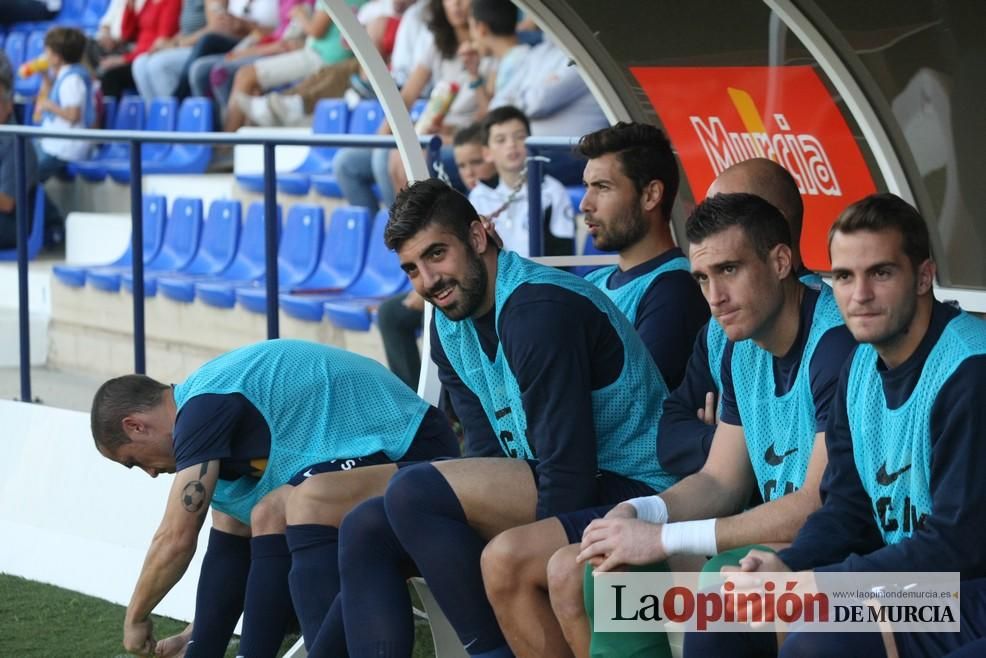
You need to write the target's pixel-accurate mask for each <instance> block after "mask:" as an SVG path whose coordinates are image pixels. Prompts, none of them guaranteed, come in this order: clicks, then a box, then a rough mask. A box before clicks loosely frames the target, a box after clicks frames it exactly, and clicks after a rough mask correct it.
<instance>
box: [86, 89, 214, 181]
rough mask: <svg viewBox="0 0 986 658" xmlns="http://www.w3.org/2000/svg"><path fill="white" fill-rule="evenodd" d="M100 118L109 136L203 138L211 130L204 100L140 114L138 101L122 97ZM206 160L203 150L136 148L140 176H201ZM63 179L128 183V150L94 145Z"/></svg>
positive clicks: (160, 103)
mask: <svg viewBox="0 0 986 658" xmlns="http://www.w3.org/2000/svg"><path fill="white" fill-rule="evenodd" d="M105 107H106V111H105V115H106V118H107V124H106V125H108V126H111V127H112V128H113V129H114V130H147V131H155V132H174V131H176V130H177V131H178V132H208V131H210V130H212V103H211V102H210V101H209V99H207V98H194V97H192V98H186V99H185V100H184V101H182V103H181V107H180V108H179V106H178V101H177V100H175V99H174V98H170V97H169V98H155V99H154V100H152V101H151V102H150V104H149V106H148V107H147V108H146V114H145V104H144V101H143V99H141V98H140V97H139V96H124V97H123V98H122V99H121V100H120V102H119V105H116V104H114V103H107V105H106V106H105ZM211 158H212V147H211V146H210V145H209V144H168V143H151V144H144V145H142V146H141V167H142V169H143V173H144V174H145V175H146V174H167V173H174V174H179V173H182V174H201V173H204V172H205V171H206V169H207V168H208V166H209V161H210V159H211ZM67 175H68V177H69V178H72V177H74V176H80V177H82V178H83V179H85V180H87V181H91V182H100V181H103V180H105V179H106V177H107V176H109V177H110V178H112V179H113V180H115V181H117V182H118V183H129V182H130V144H129V143H127V142H110V143H107V144H103V145H100V146H99V147H97V148H96V149H95V151H94V152H93V153H92V155H91V157H90V158H89V159H88V160H79V161H75V162H70V163H69V166H68V168H67Z"/></svg>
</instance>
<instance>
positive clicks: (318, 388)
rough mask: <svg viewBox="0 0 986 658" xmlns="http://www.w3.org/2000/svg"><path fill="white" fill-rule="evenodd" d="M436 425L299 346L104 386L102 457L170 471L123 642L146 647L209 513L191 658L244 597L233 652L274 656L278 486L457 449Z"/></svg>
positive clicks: (289, 343) (221, 639) (337, 360)
mask: <svg viewBox="0 0 986 658" xmlns="http://www.w3.org/2000/svg"><path fill="white" fill-rule="evenodd" d="M443 421H444V419H443V418H442V417H441V415H440V413H439V412H438V411H437V410H435V409H433V408H430V407H429V405H428V404H427V403H425V402H424V401H423V400H421V399H420V398H418V397H417V396H416V395H414V393H413V392H412V391H411V390H410V389H408V388H407V387H406V386H405V385H403V384H402V383H401V382H400V380H398V379H397V378H396V377H395V376H394V375H392V374H390V372H389V371H387V369H386V368H384V367H383V366H382V365H380V364H378V363H376V362H375V361H372V360H370V359H367V358H365V357H361V356H358V355H355V354H352V353H349V352H346V351H344V350H340V349H336V348H331V347H327V346H323V345H317V344H315V343H306V342H303V341H297V340H275V341H266V342H263V343H257V344H255V345H249V346H246V347H242V348H240V349H237V350H234V351H232V352H230V353H228V354H224V355H221V356H219V357H217V358H216V359H213V360H212V361H210V362H208V363H206V364H205V365H203V366H202V367H200V368H199V369H197V370H196V371H195V372H193V373H192V374H191V375H189V377H188V378H187V379H186V380H185V381H184V382H182V383H181V384H178V385H176V386H174V387H169V386H166V385H164V384H161V383H159V382H155V381H154V380H152V379H150V378H148V377H143V376H140V375H127V376H125V377H120V378H117V379H113V380H110V381H108V382H106V383H105V384H103V386H102V387H100V389H99V391H98V392H97V393H96V396H95V398H94V400H93V411H92V430H93V436H94V438H95V439H96V445H97V448H98V449H99V451H100V452H101V453H102V454H103V455H104V456H105V457H107V458H109V459H112V460H113V461H116V462H119V463H121V464H124V465H126V466H127V467H133V466H137V467H139V468H141V469H143V470H144V471H146V472H147V473H148V474H149V475H151V476H152V477H156V476H157V475H158V474H159V473H175V472H176V471H177V474H176V477H175V480H174V484H173V485H172V489H171V494H170V495H169V498H168V505H167V508H166V510H165V515H164V519H163V520H162V523H161V527H160V529H159V530H158V532H157V533H156V534H155V537H154V540H153V542H152V544H151V547H150V549H149V551H148V555H147V558H146V560H145V563H144V567H143V570H142V572H141V575H140V577H139V579H138V581H137V585H136V588H135V590H134V595H133V598H132V600H131V602H130V606H129V607H128V611H127V621H126V624H125V641H124V644H125V646H126V647H127V648H128V649H130V650H147V649H148V648H150V649H153V648H154V645H153V639H152V636H151V632H152V627H151V623H150V620H149V619H148V615H149V614H150V611H151V610H152V609H153V608H154V606H155V605H156V604H157V603H158V602H159V601H160V600H161V598H163V597H164V595H165V594H166V593H167V592H168V591H169V590H170V589H171V588H172V587H173V586H174V584H175V583H177V581H178V580H179V579H180V578H181V576H182V574H183V573H184V571H185V569H186V568H187V567H188V563H189V561H190V560H191V558H192V555H193V554H194V552H195V548H196V542H197V539H198V531H199V528H200V527H201V525H202V523H203V521H204V519H205V512H206V510H207V509H208V508H209V507H210V505H211V507H212V508H213V515H212V518H213V531H212V535H211V536H210V543H209V549H208V551H207V554H206V558H205V560H203V569H202V575H201V576H200V580H199V595H198V599H197V605H196V620H195V624H194V630H193V631H192V635H191V640H192V641H193V642H192V644H191V645H190V646H189V649H188V651H187V654H186V655H188V656H190V657H191V656H196V655H208V654H210V653H211V652H212V651H213V650H218V649H223V648H224V647H225V645H226V643H228V641H229V636H230V634H231V633H232V629H233V625H235V623H236V619H237V618H238V617H239V613H240V610H241V609H243V605H244V600H243V599H244V595H245V596H246V609H245V621H244V635H243V641H242V642H241V650H242V651H243V652H244V653H245V654H246V655H251V656H264V655H273V654H274V652H276V650H277V648H278V646H279V645H280V642H281V638H282V637H283V634H284V626H285V624H286V623H287V621H288V618H289V616H290V612H291V601H290V596H289V594H288V581H287V569H288V567H289V566H290V555H289V553H288V550H287V544H286V542H285V538H284V530H285V527H284V526H285V514H286V513H285V507H286V504H287V499H288V494H289V491H290V490H291V487H284V485H286V484H289V483H290V484H292V485H294V484H300V483H301V482H303V481H305V480H306V479H307V478H308V477H310V476H312V475H313V474H315V473H333V475H335V476H341V475H344V474H342V473H338V471H346V470H350V469H353V468H356V467H359V466H363V465H367V464H379V463H383V462H393V461H396V460H397V459H401V458H408V457H407V456H408V455H411V456H412V457H410V458H429V457H437V456H448V455H453V454H455V453H456V452H457V445H456V442H455V438H454V436H453V435H452V433H451V431H450V430H449V428H448V425H447V423H445V422H443ZM323 477H330V476H328V475H326V476H323ZM251 536H252V539H249V538H250V537H251ZM244 556H245V559H246V562H244V561H243V559H244ZM251 556H252V563H251V562H250V559H251ZM247 569H248V570H249V575H247V573H246V570H247ZM220 574H221V576H222V577H219V575H220ZM217 581H218V582H217ZM261 636H262V637H261Z"/></svg>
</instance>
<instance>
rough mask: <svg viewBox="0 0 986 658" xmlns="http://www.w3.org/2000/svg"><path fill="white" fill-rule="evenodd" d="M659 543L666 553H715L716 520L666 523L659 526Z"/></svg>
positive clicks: (716, 551)
mask: <svg viewBox="0 0 986 658" xmlns="http://www.w3.org/2000/svg"><path fill="white" fill-rule="evenodd" d="M661 543H662V544H664V552H665V553H667V554H668V555H676V554H681V553H684V554H687V555H706V556H708V555H715V554H716V553H718V552H719V551H718V550H716V520H715V519H702V520H701V521H682V522H680V523H668V524H667V525H665V526H664V527H663V528H661Z"/></svg>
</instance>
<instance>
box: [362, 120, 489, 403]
mask: <svg viewBox="0 0 986 658" xmlns="http://www.w3.org/2000/svg"><path fill="white" fill-rule="evenodd" d="M452 149H453V152H454V153H455V165H456V167H457V168H458V170H459V177H460V178H461V179H462V182H463V184H465V186H466V189H469V190H471V189H473V188H474V187H476V185H477V183H479V182H480V181H481V180H487V179H489V178H491V177H493V176H495V175H496V170H495V169H494V168H493V163H492V162H489V161H488V160H486V158H484V157H483V129H482V126H480V125H479V124H475V123H474V124H472V125H471V126H466V127H465V128H462V129H461V130H459V132H457V133H455V137H454V138H453V139H452ZM423 320H424V299H422V297H421V295H419V294H418V293H416V292H414V291H413V290H412V291H411V292H409V293H407V294H406V295H404V294H402V295H395V296H394V297H391V298H390V299H388V300H387V301H385V302H384V303H383V304H381V305H380V309H379V311H378V313H377V326H378V327H379V328H380V337H381V338H382V339H383V351H384V354H385V355H386V357H387V365H388V366H389V367H390V369H391V371H392V372H393V373H394V374H395V375H397V376H398V377H400V378H401V380H402V381H403V382H404V383H405V384H407V385H408V386H410V387H411V388H413V389H417V387H418V376H419V374H420V373H421V353H420V352H419V351H418V339H417V333H418V332H419V331H420V330H421V323H422V322H423Z"/></svg>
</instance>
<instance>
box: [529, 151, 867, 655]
mask: <svg viewBox="0 0 986 658" xmlns="http://www.w3.org/2000/svg"><path fill="white" fill-rule="evenodd" d="M733 193H748V194H754V195H756V196H758V197H760V198H762V199H764V200H766V201H767V202H769V203H770V204H771V205H772V206H774V207H775V208H776V209H777V210H779V211H780V213H781V215H783V217H784V219H785V220H787V223H788V225H789V227H790V233H791V244H790V267H791V270H792V271H793V272H794V273H795V275H796V276H797V278H798V279H800V281H801V283H803V284H806V285H807V286H809V287H812V288H813V289H817V288H818V287H819V286H820V285H821V279H820V278H819V277H818V275H816V274H814V273H812V272H810V271H807V270H805V269H804V266H803V264H802V261H801V254H800V249H799V248H798V246H799V240H800V237H801V224H802V219H803V214H804V205H803V203H802V201H801V194H800V193H799V192H798V187H797V183H796V182H795V180H794V178H793V177H792V176H791V174H790V173H789V172H788V171H787V170H786V169H784V167H782V166H780V165H779V164H777V163H776V162H773V161H772V160H767V159H764V158H757V159H753V160H745V161H743V162H740V163H738V164H736V165H733V166H732V167H730V168H729V169H727V170H725V171H724V172H722V173H721V174H720V175H719V176H718V178H716V180H715V181H714V182H713V183H712V185H711V186H710V187H709V190H708V192H707V198H711V197H714V196H716V195H719V194H733ZM846 339H847V336H846V334H845V332H841V337H839V338H836V339H835V340H834V341H833V340H830V341H829V342H833V343H835V344H836V345H835V346H834V349H835V350H836V352H839V351H840V350H843V349H845V347H846V344H848V341H847V340H846ZM727 342H728V339H727V336H726V333H725V331H724V330H723V328H722V326H721V325H720V323H719V322H717V321H714V320H710V321H709V323H708V324H707V325H706V327H704V328H703V329H702V330H701V331H700V332H699V336H698V338H697V339H696V340H695V345H694V348H693V351H692V355H691V357H690V359H689V361H688V366H687V369H686V372H685V378H684V380H683V381H682V383H681V384H680V385H679V386H678V388H676V389H675V390H674V391H673V392H672V393H671V395H670V396H668V398H667V399H666V400H665V403H664V414H663V416H662V418H661V423H660V433H661V439H662V440H661V442H660V445H659V446H658V460H659V462H660V463H661V464H662V465H663V466H665V467H666V468H667V469H668V470H669V472H671V473H674V474H675V475H678V476H680V477H687V476H689V475H691V474H692V473H696V472H698V471H700V470H701V469H702V467H703V466H704V465H705V462H706V459H707V457H708V456H709V452H710V450H711V448H712V438H713V436H714V434H715V433H716V425H717V421H718V410H719V409H721V400H720V398H721V396H722V391H723V383H722V377H721V373H722V369H723V359H724V355H725V352H726V345H727ZM816 356H817V355H816ZM840 362H841V361H840ZM826 377H827V379H832V377H833V373H829V374H828V375H827V376H826ZM816 397H821V395H817V396H816ZM823 406H824V405H823ZM733 422H736V420H735V419H734V421H733ZM812 461H813V462H815V463H812V465H811V467H810V468H811V469H812V470H813V471H817V472H820V470H821V469H823V468H824V454H818V455H817V459H816V455H814V454H813V455H812ZM812 488H814V489H817V485H814V484H813V485H812ZM763 493H764V492H762V491H761V492H759V497H760V498H763V497H764V496H763ZM809 493H811V494H812V495H814V496H815V497H817V493H814V492H810V491H805V492H803V493H802V494H799V496H798V497H799V498H801V497H805V496H807V495H808V494H809ZM750 495H752V496H753V497H754V499H756V497H757V496H758V492H755V491H749V492H748V493H747V498H744V499H743V500H740V501H736V506H735V508H736V509H742V508H743V507H744V506H745V505H746V503H747V502H748V497H749V496H750ZM767 497H768V498H769V497H770V494H768V496H767ZM791 504H792V503H791V501H788V502H785V503H784V506H785V507H786V506H788V505H791ZM810 507H811V505H808V506H806V507H805V509H809V508H810ZM782 511H783V510H782ZM795 516H798V517H799V518H800V521H798V522H797V523H796V525H797V526H798V527H800V523H801V522H803V517H804V513H803V510H801V509H800V507H799V510H798V511H797V512H795ZM735 518H736V519H739V518H740V517H738V516H737V517H735ZM675 520H678V519H675ZM741 524H745V522H741ZM748 527H749V528H750V529H751V530H752V528H753V526H748ZM787 541H790V539H789V538H787V537H786V535H785V536H784V537H782V536H780V535H769V536H768V535H763V534H761V535H756V534H752V535H749V536H746V535H741V536H740V537H739V538H738V540H737V541H736V543H732V542H730V543H729V544H726V543H724V542H722V541H721V540H720V541H719V545H718V546H717V548H718V549H719V550H724V549H728V548H731V547H737V546H738V547H742V548H739V549H738V550H736V551H729V550H727V551H725V552H724V553H723V554H722V555H721V556H719V557H718V558H717V559H714V560H713V561H711V562H710V563H709V565H710V566H709V567H708V568H709V569H711V570H715V571H718V568H719V566H720V565H722V564H724V563H732V562H735V561H736V560H738V559H739V557H742V555H745V551H746V548H745V546H746V544H749V543H755V542H757V543H760V542H766V543H770V544H776V545H781V544H783V543H785V542H787ZM581 550H582V546H580V545H572V546H569V547H566V548H564V549H561V550H560V551H558V552H557V553H556V554H555V555H554V556H553V557H552V559H551V562H550V563H549V567H548V581H549V590H550V595H551V602H552V607H553V609H554V612H555V615H556V617H557V618H558V620H559V621H560V623H561V626H562V630H563V632H564V634H565V637H566V639H567V640H568V642H569V645H570V646H571V648H572V650H573V652H574V653H575V655H577V656H582V655H590V641H591V655H592V656H593V657H594V658H599V657H602V656H623V655H641V656H643V655H647V656H661V655H670V654H669V653H667V652H669V651H670V648H669V647H668V644H667V640H666V638H665V637H664V635H663V634H661V633H639V634H638V633H592V634H591V635H590V618H589V616H587V615H586V608H585V607H583V598H584V603H585V604H586V605H587V606H588V607H589V612H590V614H591V604H592V596H593V592H592V587H591V585H592V578H591V576H589V577H587V578H586V579H585V584H584V585H583V570H582V566H581V565H576V561H575V557H576V555H578V554H579V553H580V551H581ZM686 552H687V551H686ZM710 552H711V553H714V552H715V551H710ZM624 568H625V567H624ZM655 568H658V567H655ZM659 568H663V565H661V566H660V567H659ZM644 569H648V567H644ZM586 573H587V574H589V573H591V572H590V571H588V570H587V571H586Z"/></svg>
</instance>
